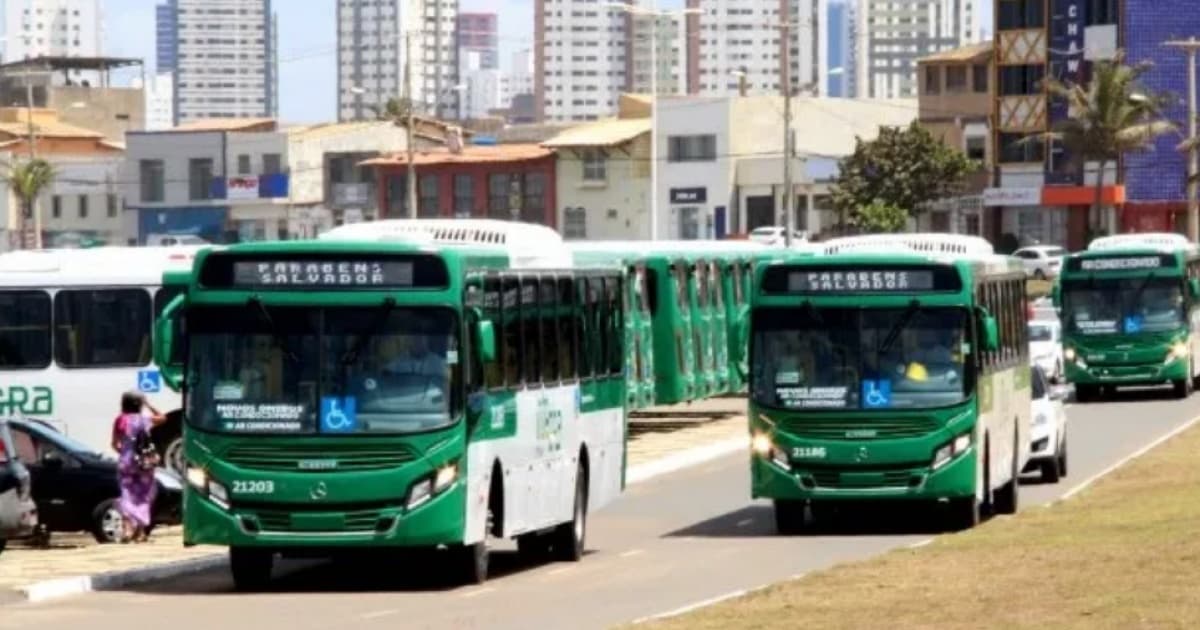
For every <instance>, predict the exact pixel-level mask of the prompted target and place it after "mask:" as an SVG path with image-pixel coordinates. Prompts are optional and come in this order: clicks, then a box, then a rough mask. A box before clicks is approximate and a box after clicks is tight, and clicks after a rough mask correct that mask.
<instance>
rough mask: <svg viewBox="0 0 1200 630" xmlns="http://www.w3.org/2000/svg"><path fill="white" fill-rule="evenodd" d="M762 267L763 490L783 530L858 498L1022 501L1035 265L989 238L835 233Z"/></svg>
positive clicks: (759, 462) (968, 520) (759, 455)
mask: <svg viewBox="0 0 1200 630" xmlns="http://www.w3.org/2000/svg"><path fill="white" fill-rule="evenodd" d="M823 245H824V251H823V252H822V253H821V255H818V256H814V257H788V258H785V259H783V260H779V261H775V262H770V263H767V264H765V265H761V266H759V267H758V269H757V271H756V278H755V284H754V294H753V297H752V301H751V309H752V310H751V317H750V340H751V341H750V400H749V414H748V416H749V424H750V427H749V428H750V432H751V444H752V454H751V478H752V481H751V494H752V495H753V496H754V497H755V498H760V497H762V498H768V499H773V500H774V507H775V519H776V525H777V528H778V530H779V531H780V532H781V533H797V532H801V531H804V530H805V528H806V526H807V525H808V523H809V522H810V519H809V516H810V514H809V512H811V516H812V517H813V519H815V520H817V521H820V520H822V519H823V518H825V517H827V516H828V515H830V514H831V513H832V512H833V511H836V510H837V508H838V507H839V506H840V505H844V504H845V503H846V502H849V501H858V500H871V501H876V500H879V501H913V502H921V501H924V502H929V503H934V502H937V503H945V504H948V505H946V506H943V507H944V508H946V509H948V510H949V511H950V518H951V520H952V521H953V522H954V523H955V526H956V527H962V528H969V527H972V526H974V525H975V524H977V523H978V522H979V520H980V518H981V514H982V513H984V512H985V511H986V510H988V509H989V508H991V509H993V510H994V511H996V512H999V513H1011V512H1015V511H1016V509H1017V503H1018V475H1019V473H1020V471H1021V470H1023V469H1024V468H1025V464H1026V462H1027V461H1028V458H1029V436H1030V429H1031V425H1030V415H1031V414H1030V393H1031V392H1030V370H1029V350H1028V347H1029V344H1028V333H1027V330H1026V321H1025V304H1026V298H1025V276H1024V272H1023V270H1022V267H1021V265H1020V263H1019V262H1018V261H1017V260H1016V259H1014V258H1010V257H1006V256H997V255H995V254H994V253H993V250H992V247H991V245H990V244H988V243H987V241H984V240H983V239H979V238H977V237H968V236H955V235H945V234H910V235H873V236H858V237H846V238H840V239H833V240H831V241H828V242H826V243H824V244H823Z"/></svg>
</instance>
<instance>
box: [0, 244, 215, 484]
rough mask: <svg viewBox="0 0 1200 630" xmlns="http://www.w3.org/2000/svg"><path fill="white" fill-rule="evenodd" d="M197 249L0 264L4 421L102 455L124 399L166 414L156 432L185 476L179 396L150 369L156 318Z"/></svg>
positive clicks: (47, 254) (60, 254)
mask: <svg viewBox="0 0 1200 630" xmlns="http://www.w3.org/2000/svg"><path fill="white" fill-rule="evenodd" d="M197 251H198V248H197V247H191V246H176V247H97V248H90V249H63V250H22V251H14V252H8V253H4V254H0V370H3V373H4V381H3V384H2V385H0V414H2V415H14V416H23V417H29V418H36V419H39V420H44V421H46V422H47V423H49V424H50V425H52V426H54V427H55V428H56V429H58V430H59V431H61V432H63V433H65V434H66V435H68V436H70V437H71V438H73V439H75V440H77V441H79V442H82V443H83V444H86V445H87V446H89V447H91V448H94V449H95V450H96V451H98V452H106V451H108V450H109V449H110V448H111V444H112V419H113V418H114V417H115V416H116V415H117V413H119V412H120V407H119V405H118V399H119V398H120V395H121V392H123V391H129V390H133V391H140V392H141V393H143V394H144V395H145V396H146V397H147V399H148V400H150V402H151V403H152V404H153V405H154V406H155V407H157V408H158V409H160V410H161V411H163V412H164V413H167V414H168V417H169V418H170V421H169V422H168V423H167V424H165V425H162V426H160V427H158V428H157V429H156V430H155V433H154V437H155V442H156V443H157V446H158V447H159V450H160V452H162V453H164V454H165V457H164V462H165V463H166V464H168V465H170V466H172V467H174V468H175V469H176V470H179V471H180V472H182V467H181V462H182V452H183V451H182V441H181V423H180V421H179V420H180V414H179V412H178V410H179V407H180V399H179V395H178V394H176V393H175V392H174V391H172V390H171V389H170V388H169V387H166V386H165V385H164V383H163V380H162V375H161V373H160V371H159V368H158V366H157V365H155V363H154V362H153V361H152V347H151V344H152V342H151V339H152V334H151V331H152V330H153V328H154V318H155V317H156V315H157V314H158V313H161V312H162V309H163V308H164V307H165V306H166V304H167V302H168V301H169V300H170V299H171V298H172V297H174V296H175V295H177V294H178V293H179V291H180V290H181V289H180V288H179V287H164V286H163V274H164V272H169V271H171V270H184V269H190V268H191V265H192V261H193V258H194V256H195V254H196V252H197Z"/></svg>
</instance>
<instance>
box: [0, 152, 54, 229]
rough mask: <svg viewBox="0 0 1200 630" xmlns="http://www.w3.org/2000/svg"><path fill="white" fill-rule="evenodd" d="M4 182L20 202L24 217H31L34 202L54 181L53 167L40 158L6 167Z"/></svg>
mask: <svg viewBox="0 0 1200 630" xmlns="http://www.w3.org/2000/svg"><path fill="white" fill-rule="evenodd" d="M4 181H5V182H6V183H7V184H8V185H9V187H10V188H11V189H12V191H13V194H14V195H16V197H17V200H18V201H20V202H21V208H22V210H23V211H24V213H25V216H26V217H31V216H33V205H34V202H35V201H36V200H37V198H38V196H39V195H41V194H42V191H44V190H45V189H46V188H47V187H49V186H50V184H51V183H52V182H53V181H54V166H53V165H51V164H50V163H49V162H47V161H46V160H43V159H40V158H37V159H33V160H29V161H23V162H18V163H16V164H13V165H10V166H9V167H8V173H7V174H6V175H5V176H4Z"/></svg>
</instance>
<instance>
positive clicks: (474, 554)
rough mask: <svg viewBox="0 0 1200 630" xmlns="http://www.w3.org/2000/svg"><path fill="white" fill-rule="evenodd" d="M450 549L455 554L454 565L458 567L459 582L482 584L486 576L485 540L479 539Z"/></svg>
mask: <svg viewBox="0 0 1200 630" xmlns="http://www.w3.org/2000/svg"><path fill="white" fill-rule="evenodd" d="M451 551H452V552H453V553H454V554H455V556H457V557H456V558H455V562H454V566H455V567H456V568H457V569H458V578H459V580H458V581H459V583H462V584H483V583H484V582H486V581H487V577H488V556H489V555H491V554H490V553H489V552H488V546H487V540H486V539H485V540H481V541H479V542H477V543H475V544H473V545H462V546H461V547H454V548H452V549H451Z"/></svg>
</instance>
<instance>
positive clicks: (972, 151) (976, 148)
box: [966, 136, 987, 162]
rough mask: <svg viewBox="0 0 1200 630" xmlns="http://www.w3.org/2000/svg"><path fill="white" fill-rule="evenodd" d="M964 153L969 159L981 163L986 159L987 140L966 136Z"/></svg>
mask: <svg viewBox="0 0 1200 630" xmlns="http://www.w3.org/2000/svg"><path fill="white" fill-rule="evenodd" d="M966 145H967V146H966V149H967V150H966V153H967V157H968V158H969V159H972V160H975V161H976V162H983V161H984V159H985V158H986V157H987V139H986V138H984V137H983V136H968V137H967V142H966Z"/></svg>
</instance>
